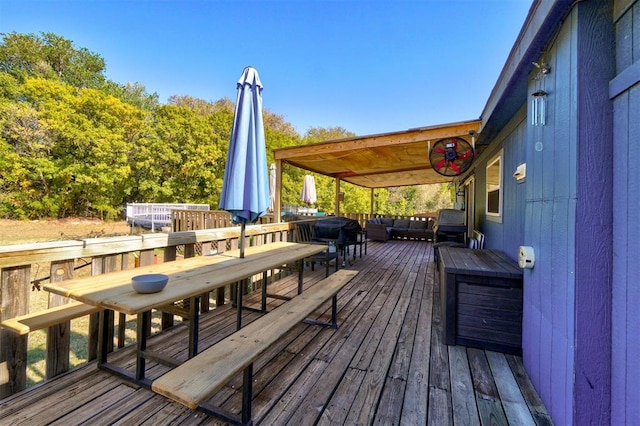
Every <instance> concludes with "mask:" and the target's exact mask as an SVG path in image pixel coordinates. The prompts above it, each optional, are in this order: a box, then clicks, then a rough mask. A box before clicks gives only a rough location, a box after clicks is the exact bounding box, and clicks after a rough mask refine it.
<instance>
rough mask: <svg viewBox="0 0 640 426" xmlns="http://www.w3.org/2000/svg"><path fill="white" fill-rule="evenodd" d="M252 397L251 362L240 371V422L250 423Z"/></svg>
mask: <svg viewBox="0 0 640 426" xmlns="http://www.w3.org/2000/svg"><path fill="white" fill-rule="evenodd" d="M252 398H253V363H251V364H249V366H248V367H247V368H245V369H244V371H243V372H242V417H241V420H242V424H243V425H251V424H253V422H252V421H251V399H252Z"/></svg>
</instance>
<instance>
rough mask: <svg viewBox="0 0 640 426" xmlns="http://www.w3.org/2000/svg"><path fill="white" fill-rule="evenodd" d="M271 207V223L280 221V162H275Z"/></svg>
mask: <svg viewBox="0 0 640 426" xmlns="http://www.w3.org/2000/svg"><path fill="white" fill-rule="evenodd" d="M275 198H276V199H275V203H274V205H273V222H274V223H280V221H281V220H282V213H281V211H282V160H276V196H275Z"/></svg>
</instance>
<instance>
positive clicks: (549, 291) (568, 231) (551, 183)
mask: <svg viewBox="0 0 640 426" xmlns="http://www.w3.org/2000/svg"><path fill="white" fill-rule="evenodd" d="M610 12H611V7H610V4H608V3H607V2H583V3H577V5H576V6H575V7H574V8H573V9H572V10H571V12H570V13H569V15H568V16H567V18H566V19H565V21H564V22H563V24H562V25H561V27H560V29H559V32H558V33H557V35H556V37H555V40H554V41H553V42H552V43H551V44H550V45H549V46H548V47H547V48H546V49H545V53H544V54H543V55H542V56H541V57H540V59H539V60H538V61H537V62H538V63H539V64H541V63H542V62H545V63H546V64H548V65H549V66H550V69H551V71H550V73H549V74H548V75H546V77H545V76H543V75H541V74H539V73H538V69H536V68H535V67H533V70H532V73H531V77H530V80H529V94H531V93H534V92H536V91H539V90H544V91H545V92H547V93H548V95H547V96H546V110H547V114H546V124H545V125H532V124H529V130H528V136H527V139H528V143H527V148H526V157H527V183H526V186H527V191H526V215H525V217H526V220H525V226H524V229H525V232H524V244H525V245H529V246H532V247H534V250H535V254H536V262H535V266H534V268H533V269H531V270H526V271H525V275H524V281H525V293H524V307H523V359H524V363H525V366H526V368H527V371H528V373H529V375H530V377H531V379H532V381H533V383H534V385H535V386H536V389H537V390H538V392H539V393H540V395H541V397H542V399H543V401H544V402H545V405H546V406H547V408H548V409H549V411H550V413H551V415H552V418H553V419H554V422H556V423H557V424H587V423H591V424H594V423H595V424H607V423H608V422H609V420H610V418H609V415H610V389H611V387H610V359H611V351H610V337H611V322H610V301H611V300H610V289H611V288H610V276H611V229H612V220H611V219H612V207H611V206H612V196H611V192H612V177H611V167H612V154H611V151H612V150H611V146H612V137H611V126H612V125H611V122H612V120H611V104H610V102H609V100H608V96H607V93H606V92H607V87H608V79H609V78H610V77H611V71H612V66H611V65H612V55H611V51H612V48H613V37H612V34H613V32H612V31H611V30H610V28H609V27H610V21H611V17H610V16H611V13H610ZM529 99H531V97H529ZM529 117H530V118H529V120H528V121H529V123H531V120H532V110H531V107H530V108H529Z"/></svg>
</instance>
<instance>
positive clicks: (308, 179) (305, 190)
mask: <svg viewBox="0 0 640 426" xmlns="http://www.w3.org/2000/svg"><path fill="white" fill-rule="evenodd" d="M301 197H302V201H303V202H305V203H307V204H314V203H315V202H316V201H317V197H316V179H315V178H314V177H313V176H311V175H305V176H304V183H303V184H302V194H301Z"/></svg>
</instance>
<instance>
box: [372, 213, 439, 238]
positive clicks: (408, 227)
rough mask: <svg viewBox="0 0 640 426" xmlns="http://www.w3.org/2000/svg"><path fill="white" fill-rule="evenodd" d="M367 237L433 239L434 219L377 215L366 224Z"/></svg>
mask: <svg viewBox="0 0 640 426" xmlns="http://www.w3.org/2000/svg"><path fill="white" fill-rule="evenodd" d="M366 230H367V238H368V239H369V240H372V241H382V242H385V241H388V240H390V239H398V240H400V239H409V240H427V241H433V235H434V234H433V219H431V218H426V219H421V218H413V219H392V218H386V217H377V218H374V219H369V220H368V221H367V224H366Z"/></svg>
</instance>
